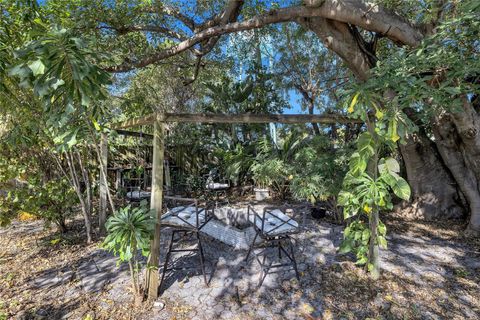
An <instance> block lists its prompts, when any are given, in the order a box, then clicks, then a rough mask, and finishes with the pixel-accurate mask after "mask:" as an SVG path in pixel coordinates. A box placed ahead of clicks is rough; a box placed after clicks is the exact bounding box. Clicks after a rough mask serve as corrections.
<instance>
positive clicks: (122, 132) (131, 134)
mask: <svg viewBox="0 0 480 320" xmlns="http://www.w3.org/2000/svg"><path fill="white" fill-rule="evenodd" d="M115 131H117V133H118V134H119V135H122V136H128V137H138V138H148V139H153V135H152V134H149V133H143V132H135V131H127V130H123V129H117V130H115Z"/></svg>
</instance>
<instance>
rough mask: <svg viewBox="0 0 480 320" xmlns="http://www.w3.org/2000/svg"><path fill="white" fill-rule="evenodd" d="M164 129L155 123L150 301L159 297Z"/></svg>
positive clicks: (148, 272) (148, 274)
mask: <svg viewBox="0 0 480 320" xmlns="http://www.w3.org/2000/svg"><path fill="white" fill-rule="evenodd" d="M164 127H165V124H164V123H163V122H160V121H155V123H154V133H153V136H154V138H153V162H152V166H153V168H152V195H151V199H150V209H152V210H155V213H156V214H155V216H156V219H157V220H156V222H155V233H154V236H153V240H152V242H151V243H150V256H149V258H148V262H147V269H146V276H145V288H146V292H147V294H148V299H149V300H155V299H157V297H158V287H159V285H160V283H159V274H158V267H159V264H160V219H161V217H162V208H163V206H162V203H163V160H164Z"/></svg>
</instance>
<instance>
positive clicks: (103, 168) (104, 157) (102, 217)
mask: <svg viewBox="0 0 480 320" xmlns="http://www.w3.org/2000/svg"><path fill="white" fill-rule="evenodd" d="M100 158H101V161H100V185H99V189H100V211H99V213H98V226H99V229H100V234H105V231H106V230H105V222H106V221H107V201H108V200H107V196H108V195H107V192H108V190H107V188H108V184H107V177H106V176H105V174H107V167H108V165H107V163H108V138H107V134H106V133H102V135H101V137H100Z"/></svg>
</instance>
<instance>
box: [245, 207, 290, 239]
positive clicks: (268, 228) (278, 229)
mask: <svg viewBox="0 0 480 320" xmlns="http://www.w3.org/2000/svg"><path fill="white" fill-rule="evenodd" d="M250 221H251V222H252V223H255V224H256V227H257V228H258V229H259V230H262V219H258V218H257V219H255V218H254V216H250ZM297 231H298V222H297V221H295V220H293V219H291V218H290V217H289V216H287V215H286V214H285V213H283V212H282V211H281V210H279V209H275V210H272V211H267V212H266V214H265V223H264V225H263V234H264V235H266V236H279V235H283V234H290V233H295V232H297Z"/></svg>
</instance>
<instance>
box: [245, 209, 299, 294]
mask: <svg viewBox="0 0 480 320" xmlns="http://www.w3.org/2000/svg"><path fill="white" fill-rule="evenodd" d="M247 210H248V211H247V213H248V219H249V220H250V222H251V223H253V227H254V229H255V236H254V238H253V241H252V243H251V244H250V248H249V249H248V253H247V256H246V258H245V262H248V258H249V257H250V254H251V253H253V254H254V255H255V257H256V259H257V261H258V263H259V264H260V267H261V270H262V272H261V274H260V283H259V285H258V286H259V287H261V286H262V284H263V281H264V280H265V278H266V277H267V275H268V272H269V270H270V269H272V268H282V267H293V269H294V270H295V275H296V277H297V279H298V280H300V277H299V273H298V269H297V261H296V260H295V253H294V246H293V243H292V239H291V237H290V235H292V234H295V233H298V232H299V230H300V228H299V224H298V223H297V222H296V221H295V220H293V219H292V218H290V217H289V216H287V215H286V214H285V213H284V212H282V211H281V210H280V209H277V208H264V209H263V213H262V214H259V213H258V212H257V211H256V210H255V209H254V208H253V206H251V205H248V209H247ZM257 238H260V239H261V241H259V242H257ZM269 248H277V249H278V258H279V261H280V263H277V264H273V262H271V263H266V258H267V252H266V251H267V250H268V249H269ZM257 249H262V250H261V251H260V252H258V253H256V252H255V250H257ZM282 253H283V254H284V255H285V257H286V258H287V260H288V262H286V263H282ZM262 258H263V259H262Z"/></svg>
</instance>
